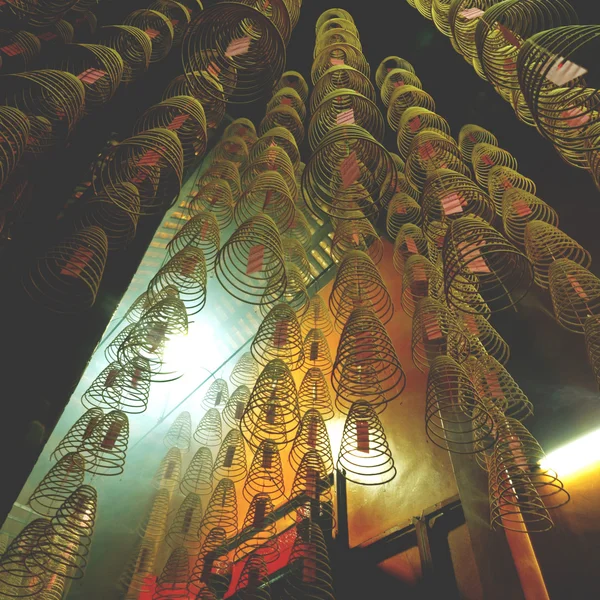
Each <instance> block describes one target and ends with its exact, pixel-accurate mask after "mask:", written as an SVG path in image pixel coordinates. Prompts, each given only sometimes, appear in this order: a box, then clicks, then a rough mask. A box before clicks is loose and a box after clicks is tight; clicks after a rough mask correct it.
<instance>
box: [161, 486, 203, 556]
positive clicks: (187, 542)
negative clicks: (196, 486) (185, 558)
mask: <svg viewBox="0 0 600 600" xmlns="http://www.w3.org/2000/svg"><path fill="white" fill-rule="evenodd" d="M201 522H202V500H201V499H200V496H199V495H198V494H194V493H190V494H188V495H187V496H186V497H185V498H184V500H183V502H182V503H181V506H180V507H179V508H178V509H177V513H176V514H175V518H174V519H173V522H172V523H171V526H170V527H169V531H168V532H167V535H166V537H165V541H166V542H167V545H168V546H169V547H170V548H178V547H180V546H183V547H184V548H186V549H187V550H188V551H189V552H194V551H196V552H197V551H198V550H199V549H200V538H199V537H198V529H199V527H200V524H201Z"/></svg>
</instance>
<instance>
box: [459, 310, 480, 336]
mask: <svg viewBox="0 0 600 600" xmlns="http://www.w3.org/2000/svg"><path fill="white" fill-rule="evenodd" d="M463 321H464V323H465V326H466V328H467V331H468V332H469V333H470V334H471V335H475V336H477V335H479V327H478V326H477V321H476V320H475V315H470V314H468V313H465V314H463Z"/></svg>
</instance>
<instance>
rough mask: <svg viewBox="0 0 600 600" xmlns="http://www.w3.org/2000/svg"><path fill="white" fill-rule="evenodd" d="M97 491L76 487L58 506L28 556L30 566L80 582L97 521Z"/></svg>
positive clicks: (87, 486)
mask: <svg viewBox="0 0 600 600" xmlns="http://www.w3.org/2000/svg"><path fill="white" fill-rule="evenodd" d="M96 504H97V494H96V490H95V489H94V488H93V487H92V486H90V485H82V486H79V487H78V488H77V489H76V490H75V491H74V492H73V493H72V494H71V495H70V496H69V497H68V498H67V499H66V500H65V501H64V503H63V504H62V505H61V506H60V508H59V509H58V511H57V512H56V515H55V516H54V517H52V519H51V520H50V526H49V527H48V528H47V529H46V530H45V531H44V533H43V534H42V535H41V536H40V539H39V541H38V543H37V545H36V547H35V548H33V550H32V552H31V559H32V565H33V564H35V565H36V567H37V568H36V570H38V568H39V569H40V570H41V571H42V572H43V573H44V574H48V575H50V574H56V575H63V576H64V577H67V578H68V579H81V578H82V577H83V574H84V571H85V567H86V564H87V555H88V554H89V551H90V545H91V542H92V534H93V533H94V524H95V519H96Z"/></svg>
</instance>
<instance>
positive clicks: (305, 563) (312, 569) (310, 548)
mask: <svg viewBox="0 0 600 600" xmlns="http://www.w3.org/2000/svg"><path fill="white" fill-rule="evenodd" d="M316 580H317V548H316V547H315V545H314V544H312V543H307V544H306V545H305V547H304V558H303V559H302V581H303V582H304V583H314V582H315V581H316Z"/></svg>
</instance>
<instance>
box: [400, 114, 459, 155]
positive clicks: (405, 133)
mask: <svg viewBox="0 0 600 600" xmlns="http://www.w3.org/2000/svg"><path fill="white" fill-rule="evenodd" d="M424 129H427V130H433V131H435V132H437V133H440V134H442V135H443V136H444V137H445V138H447V139H449V140H452V136H451V135H450V125H448V121H446V119H444V117H440V115H438V114H437V113H435V112H432V111H431V110H428V109H427V108H423V107H422V106H411V107H410V108H407V109H406V110H405V111H404V112H403V113H402V118H401V119H400V123H399V125H398V133H397V135H396V144H397V146H398V152H400V156H401V158H403V159H404V160H406V159H407V158H408V155H409V154H410V149H411V144H412V141H413V139H414V137H415V136H416V135H417V134H418V133H420V132H421V131H423V130H424Z"/></svg>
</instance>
